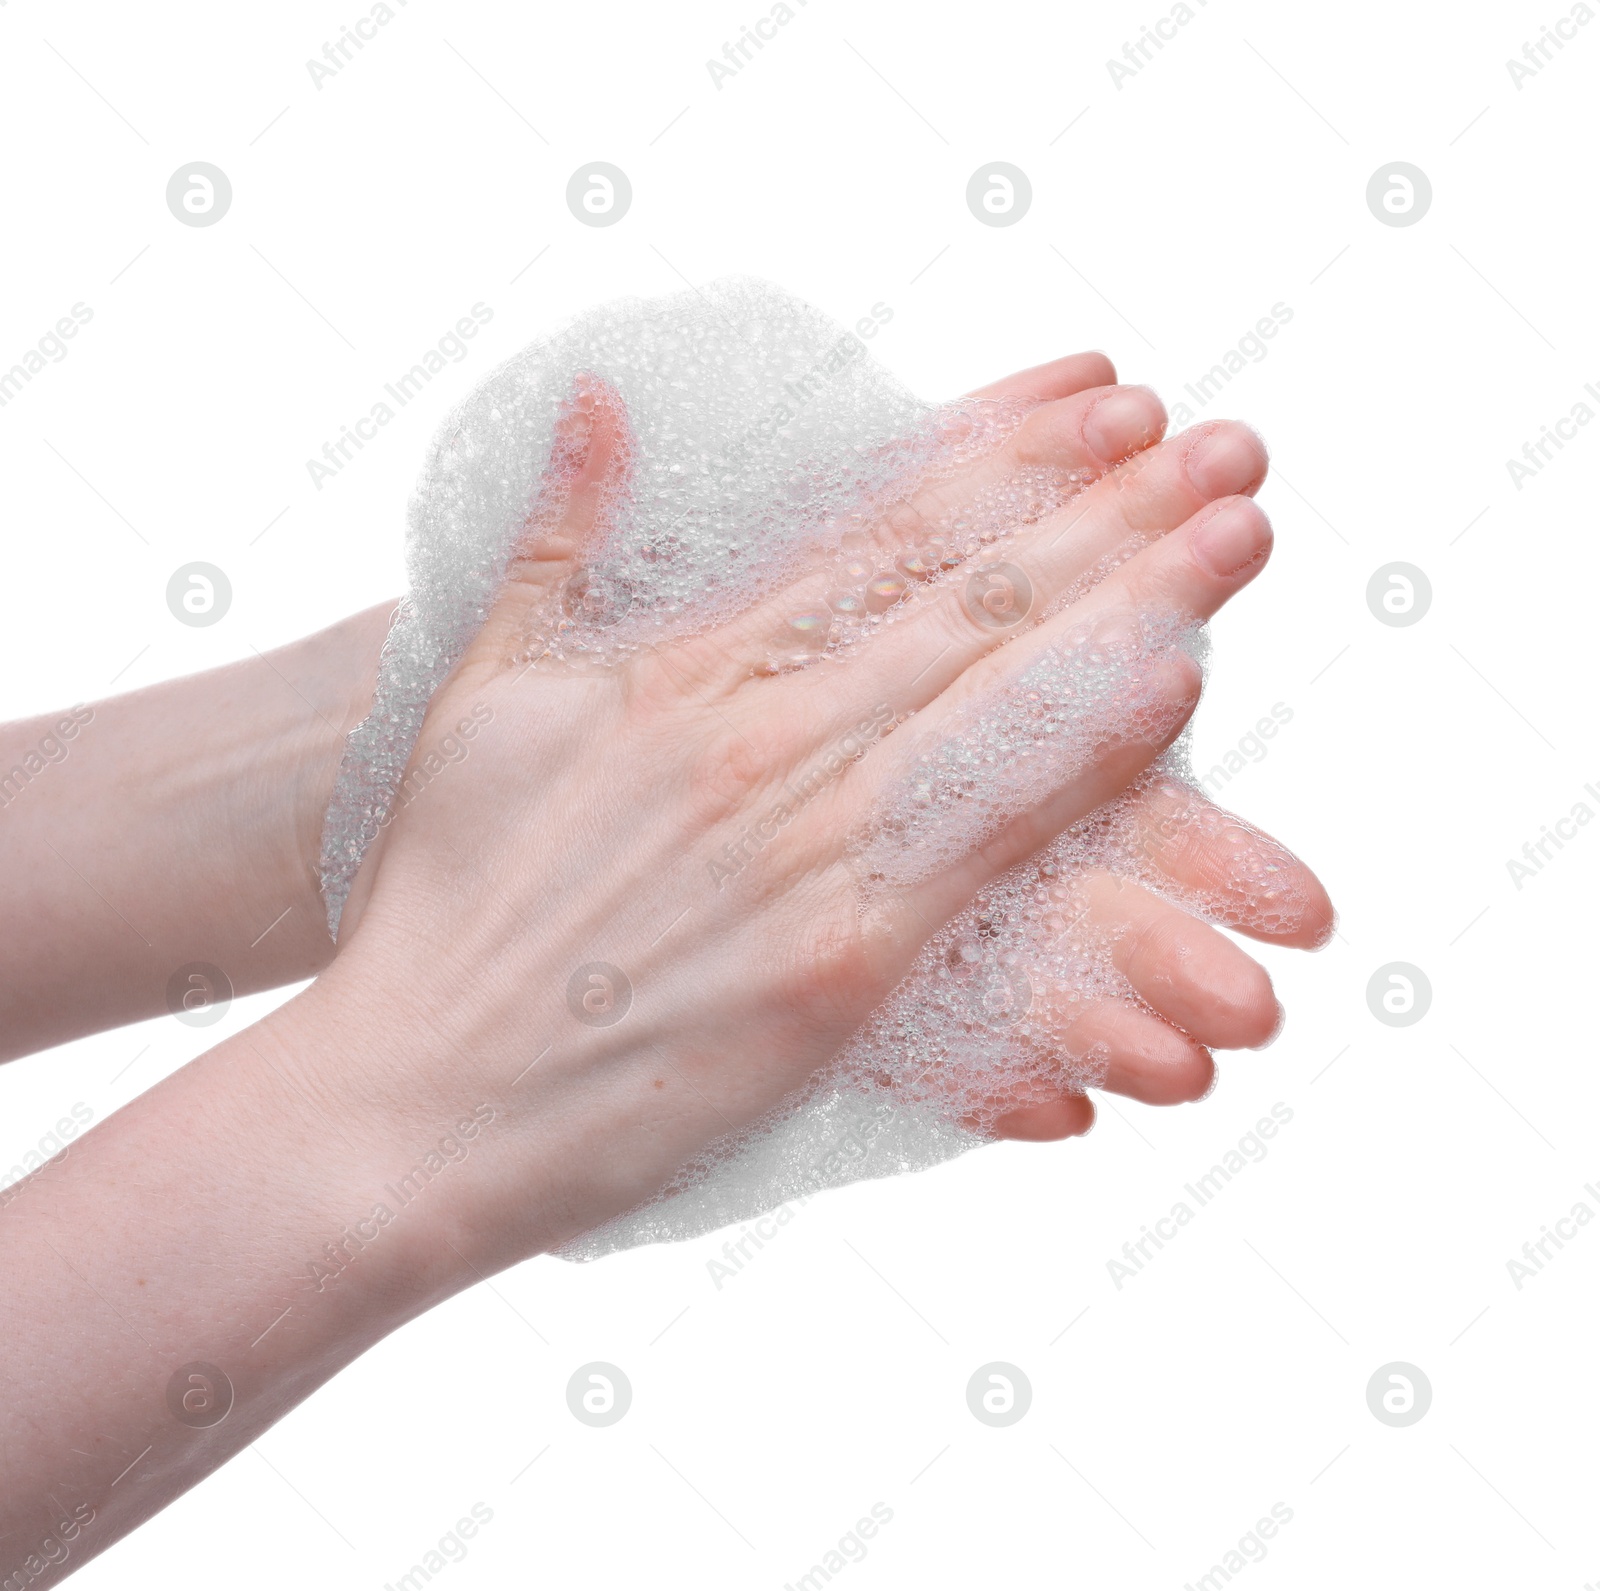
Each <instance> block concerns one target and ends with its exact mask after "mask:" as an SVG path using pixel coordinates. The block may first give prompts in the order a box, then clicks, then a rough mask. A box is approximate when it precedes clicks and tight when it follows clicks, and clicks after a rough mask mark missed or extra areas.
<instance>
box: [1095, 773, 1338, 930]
mask: <svg viewBox="0 0 1600 1591" xmlns="http://www.w3.org/2000/svg"><path fill="white" fill-rule="evenodd" d="M1113 842H1114V843H1115V845H1116V848H1117V850H1118V851H1119V852H1120V853H1121V854H1122V855H1123V856H1125V857H1126V858H1127V859H1128V862H1129V864H1130V871H1131V872H1133V873H1135V874H1136V875H1137V876H1139V877H1140V878H1142V879H1143V880H1144V882H1146V883H1148V884H1150V885H1151V886H1152V887H1153V888H1155V889H1157V890H1161V891H1164V892H1167V893H1173V892H1175V893H1176V894H1177V895H1178V897H1179V899H1181V900H1183V901H1184V902H1185V904H1187V905H1189V906H1191V908H1192V909H1193V910H1195V911H1198V912H1200V913H1201V914H1203V915H1204V916H1205V917H1207V918H1208V919H1209V920H1211V921H1213V922H1219V923H1222V924H1223V925H1224V926H1226V927H1228V928H1232V929H1236V930H1237V931H1238V932H1239V933H1242V934H1248V935H1250V936H1251V937H1252V938H1254V939H1262V940H1266V941H1269V942H1271V943H1275V944H1281V945H1289V946H1293V947H1295V948H1297V949H1302V950H1316V949H1320V948H1321V947H1322V946H1323V945H1325V944H1327V943H1328V942H1329V940H1331V939H1332V938H1333V934H1334V930H1335V928H1336V927H1337V924H1338V913H1337V912H1336V911H1335V910H1334V906H1333V902H1332V901H1331V900H1330V899H1329V897H1328V892H1327V890H1326V889H1325V888H1324V887H1323V884H1322V881H1321V880H1320V879H1319V878H1318V877H1317V875H1316V874H1315V873H1314V872H1313V871H1312V870H1311V869H1310V868H1309V867H1308V866H1307V865H1306V864H1305V863H1304V862H1302V861H1301V860H1300V858H1299V857H1297V856H1296V855H1295V854H1294V853H1293V852H1292V851H1290V850H1289V849H1288V847H1287V846H1285V845H1283V844H1281V843H1280V842H1279V841H1278V840H1275V839H1274V838H1273V837H1272V836H1271V835H1270V834H1265V833H1263V832H1262V831H1261V830H1260V829H1258V828H1256V827H1255V826H1254V825H1253V824H1251V823H1247V822H1245V820H1244V819H1243V818H1241V817H1238V816H1236V815H1235V814H1234V813H1232V812H1227V811H1225V810H1224V809H1223V808H1221V807H1219V806H1217V805H1216V804H1215V803H1214V802H1213V801H1211V800H1209V799H1208V798H1207V797H1206V796H1205V795H1204V794H1203V793H1202V792H1201V791H1199V790H1196V789H1195V788H1194V787H1193V786H1192V785H1189V784H1186V783H1185V782H1183V781H1182V780H1180V779H1175V778H1170V777H1166V776H1157V777H1155V778H1152V779H1150V780H1147V781H1145V782H1144V783H1143V784H1141V785H1140V787H1139V788H1138V789H1137V790H1136V791H1134V792H1133V793H1132V794H1131V795H1130V796H1129V798H1128V799H1127V800H1126V801H1125V802H1123V803H1122V804H1121V810H1120V812H1119V814H1118V817H1117V820H1116V833H1115V834H1114V835H1113Z"/></svg>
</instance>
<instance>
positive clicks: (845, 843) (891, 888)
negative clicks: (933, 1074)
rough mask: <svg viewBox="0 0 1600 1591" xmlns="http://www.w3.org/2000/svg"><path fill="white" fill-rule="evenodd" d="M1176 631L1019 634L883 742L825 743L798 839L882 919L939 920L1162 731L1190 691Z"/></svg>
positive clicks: (1076, 811) (1138, 624) (1082, 810)
mask: <svg viewBox="0 0 1600 1591" xmlns="http://www.w3.org/2000/svg"><path fill="white" fill-rule="evenodd" d="M1057 632H1059V633H1057ZM1182 640H1183V636H1182V633H1181V632H1180V631H1178V630H1177V629H1175V628H1174V629H1165V628H1163V627H1162V626H1161V625H1160V624H1159V623H1155V622H1153V621H1152V622H1147V621H1146V620H1145V619H1144V618H1143V617H1142V616H1139V615H1128V616H1126V617H1124V616H1122V615H1113V616H1109V617H1108V618H1107V619H1106V620H1105V621H1104V622H1102V623H1100V624H1098V625H1093V626H1082V625H1072V624H1069V623H1068V622H1067V621H1066V620H1065V619H1064V620H1063V621H1062V623H1061V624H1060V625H1059V626H1057V627H1055V628H1054V629H1053V630H1052V629H1047V630H1042V631H1039V632H1035V633H1034V634H1032V635H1029V636H1026V637H1023V638H1022V639H1021V640H1019V641H1018V643H1017V644H1016V645H1015V646H1012V647H1008V648H1006V649H1005V651H1004V652H1003V653H1001V654H999V655H998V656H996V657H993V658H989V659H986V660H985V661H984V664H983V666H982V667H981V668H978V669H974V670H973V671H972V672H971V674H970V675H969V676H968V677H967V678H966V679H965V680H963V682H962V685H961V688H960V689H959V690H955V691H951V692H950V693H949V694H948V696H947V697H946V698H945V699H943V700H941V701H940V702H938V703H936V704H935V705H934V706H933V707H931V708H930V709H929V710H928V711H927V712H925V713H923V714H920V715H918V716H917V717H916V718H914V719H912V720H911V721H910V722H909V723H906V724H902V725H901V726H900V727H899V728H898V729H896V730H895V731H894V732H893V733H892V734H890V735H888V736H887V737H886V738H885V739H882V740H878V741H877V743H876V744H874V743H873V742H874V740H875V739H876V736H875V735H874V734H868V735H866V736H861V735H857V736H855V737H854V738H853V739H852V740H851V741H850V742H849V743H848V744H846V743H844V742H840V743H839V746H838V748H837V749H838V751H839V752H841V753H842V754H843V755H844V757H845V758H846V759H847V760H846V762H845V764H844V765H843V766H842V767H840V768H838V769H836V770H834V773H835V777H834V778H833V781H832V783H831V785H826V786H825V788H824V789H823V790H822V793H821V795H820V796H819V797H818V798H817V799H816V800H814V801H813V802H812V804H811V806H810V808H809V809H808V810H807V812H806V813H805V815H804V816H803V818H802V820H801V825H800V831H799V832H800V835H802V836H804V837H805V838H804V843H806V844H808V846H809V847H811V848H812V849H813V851H814V853H815V859H816V860H817V861H832V862H838V861H841V860H842V861H844V862H845V863H846V865H848V866H849V867H850V868H851V869H852V870H853V871H854V872H855V873H856V875H857V877H858V879H859V881H860V883H861V885H862V887H863V888H864V889H865V890H866V891H867V894H868V895H869V896H870V897H871V898H872V899H873V900H874V902H875V907H876V908H877V909H879V910H881V911H883V912H884V913H886V914H887V916H888V917H889V918H890V919H891V920H898V919H899V918H900V917H902V916H905V917H907V918H908V919H909V921H908V924H907V926H908V927H910V926H913V925H914V923H916V922H919V921H920V922H922V923H923V924H924V925H926V924H927V923H929V922H938V921H943V920H944V919H945V918H946V917H948V916H949V915H950V914H951V913H952V912H954V911H955V910H958V909H959V908H960V906H961V905H962V904H964V903H965V902H966V901H967V900H969V899H970V898H971V897H972V896H973V895H974V894H975V893H976V892H977V891H978V890H979V889H980V888H982V887H983V886H984V885H985V884H987V883H988V882H989V881H990V880H991V879H993V878H994V877H995V876H997V875H998V874H999V873H1002V872H1004V871H1005V870H1006V869H1007V868H1009V867H1011V866H1013V865H1015V864H1016V863H1017V862H1019V861H1021V860H1022V859H1023V858H1024V857H1026V856H1028V855H1030V854H1032V853H1033V852H1034V851H1036V850H1037V849H1039V847H1040V846H1042V845H1044V844H1045V843H1047V842H1048V841H1049V840H1050V839H1052V838H1054V837H1055V836H1056V835H1057V834H1059V833H1061V832H1062V831H1064V830H1065V829H1067V828H1070V827H1071V826H1072V825H1073V824H1074V823H1076V822H1077V821H1078V820H1079V819H1080V818H1082V817H1084V816H1086V815H1087V814H1088V813H1089V812H1091V811H1093V810H1094V809H1095V808H1097V807H1099V806H1101V805H1102V804H1103V803H1105V802H1107V801H1110V800H1112V799H1113V798H1115V797H1116V796H1118V795H1120V794H1121V793H1122V791H1123V790H1124V789H1125V788H1126V786H1127V785H1128V784H1129V783H1130V782H1131V781H1132V780H1133V779H1135V778H1137V777H1138V776H1139V775H1140V774H1141V773H1142V772H1143V770H1144V769H1146V768H1147V767H1148V766H1149V764H1150V763H1151V762H1152V761H1153V760H1154V759H1155V758H1156V757H1157V756H1158V755H1159V754H1160V753H1161V751H1163V750H1164V749H1165V748H1166V747H1167V746H1168V745H1170V744H1171V742H1172V741H1173V739H1174V738H1175V737H1176V736H1177V734H1178V732H1179V730H1180V729H1181V727H1182V725H1183V723H1184V722H1185V721H1186V720H1187V718H1188V716H1189V714H1190V713H1191V712H1192V710H1193V708H1194V704H1195V702H1196V701H1197V700H1198V697H1199V691H1200V671H1199V666H1198V664H1197V663H1196V662H1195V661H1194V659H1193V657H1191V656H1190V655H1189V653H1188V652H1187V651H1185V650H1184V648H1183V645H1182V644H1181V643H1182ZM863 753H865V754H863ZM849 759H853V760H849ZM824 765H825V766H826V764H824ZM797 783H799V784H800V785H801V788H802V789H803V788H804V781H803V780H800V781H797Z"/></svg>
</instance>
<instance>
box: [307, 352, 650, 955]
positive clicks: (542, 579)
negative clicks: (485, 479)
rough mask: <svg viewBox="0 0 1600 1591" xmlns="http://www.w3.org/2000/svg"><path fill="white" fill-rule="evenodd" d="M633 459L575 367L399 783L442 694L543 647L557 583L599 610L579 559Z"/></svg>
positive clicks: (363, 892) (564, 604)
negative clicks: (495, 582) (468, 634)
mask: <svg viewBox="0 0 1600 1591" xmlns="http://www.w3.org/2000/svg"><path fill="white" fill-rule="evenodd" d="M632 465H633V433H632V429H631V428H630V426H629V424H628V414H627V409H626V407H625V406H624V404H623V401H622V397H621V394H619V393H618V392H617V390H616V388H615V387H613V386H611V385H610V383H608V382H606V381H604V380H602V379H601V378H600V377H598V376H594V375H591V374H589V373H588V372H583V373H581V374H580V375H579V376H578V377H577V378H576V379H575V380H574V382H573V385H572V391H571V393H570V394H569V396H568V398H567V400H566V403H565V404H564V405H563V408H562V412H561V416H560V418H559V419H558V420H557V422H556V427H555V437H554V441H553V442H552V444H551V449H550V463H549V465H548V467H547V468H546V470H545V472H544V475H543V477H542V478H541V480H540V482H539V489H538V492H537V493H536V495H535V497H534V501H533V505H532V507H531V508H530V509H529V511H528V516H527V519H526V520H525V521H524V523H523V526H522V529H521V531H520V533H519V535H518V539H517V544H516V546H515V548H514V549H513V551H512V556H511V561H510V564H509V565H508V567H507V569H506V576H505V581H504V583H503V585H502V586H501V588H500V593H499V595H498V596H497V597H496V598H495V602H494V605H493V607H491V608H490V610H489V615H488V617H487V618H486V619H485V620H484V622H483V627H482V628H481V629H480V630H479V631H478V634H477V635H476V636H475V637H474V638H473V640H472V642H471V643H470V645H469V646H468V647H467V650H466V651H465V652H464V653H463V654H462V657H461V660H460V661H459V662H458V663H457V664H456V667H455V669H454V670H453V671H452V672H451V674H450V677H449V678H448V679H446V680H445V681H444V683H443V684H442V685H441V686H440V687H439V689H438V690H437V692H435V694H434V698H433V702H432V703H431V704H430V706H429V709H428V713H427V716H426V717H425V718H424V719H423V723H422V729H421V732H420V733H419V734H418V736H417V741H416V744H415V745H414V746H413V747H412V750H411V756H410V758H409V760H408V761H407V764H406V769H405V772H404V774H403V775H402V776H401V779H400V783H399V785H398V786H397V787H396V788H397V790H403V789H406V788H408V785H407V781H408V780H409V779H410V777H411V775H412V773H413V772H414V770H415V768H416V765H417V763H418V761H419V759H421V758H424V757H426V756H427V755H428V753H429V749H430V747H431V746H432V744H433V739H434V736H433V735H432V734H431V733H430V731H432V730H433V729H434V728H435V726H436V725H437V724H438V723H439V722H440V721H441V720H442V721H448V720H449V718H450V716H451V710H450V708H449V706H448V701H447V698H450V697H452V696H453V695H454V694H455V691H456V689H457V688H458V686H459V687H461V688H464V689H466V690H467V691H472V690H475V689H476V688H477V687H478V686H479V685H481V684H483V683H485V682H487V680H489V679H492V678H493V677H494V676H495V675H497V674H500V673H502V672H504V671H505V670H506V669H507V668H509V667H511V666H513V665H515V664H525V663H527V662H531V661H533V660H535V659H536V658H538V657H539V656H541V655H542V654H543V652H544V650H545V647H546V645H547V637H545V636H544V635H541V634H540V633H538V632H539V626H540V625H541V623H542V622H543V621H545V620H546V618H547V617H548V616H550V615H551V611H552V604H551V603H550V601H549V598H550V595H551V593H552V592H556V591H559V592H560V600H559V603H558V604H557V605H556V608H557V616H558V617H559V614H560V612H561V611H562V610H564V611H565V613H566V615H567V616H568V617H573V618H576V617H580V616H588V617H591V618H592V617H595V616H597V613H596V610H597V606H599V605H601V604H603V603H604V601H605V596H606V594H605V592H604V591H603V590H602V589H601V588H600V584H599V582H595V581H591V580H590V578H589V576H588V575H587V573H586V572H585V570H584V568H583V564H582V559H583V557H584V555H585V554H586V553H587V552H588V551H589V549H590V548H592V547H593V546H594V545H595V544H596V543H597V542H598V540H599V537H600V535H601V533H603V530H604V527H605V524H606V520H607V515H608V511H609V510H610V509H611V507H612V505H613V504H615V502H616V501H617V500H618V498H619V497H620V496H621V495H622V494H623V492H625V491H626V489H627V486H628V483H629V480H630V479H631V474H632ZM601 611H603V608H602V609H601ZM397 815H398V814H397V812H396V811H395V809H394V808H393V807H391V808H390V812H389V814H388V818H386V820H385V822H384V823H383V825H382V827H380V829H379V830H378V834H377V837H376V838H375V839H374V840H373V842H372V844H371V845H370V846H369V847H368V849H367V853H366V855H365V856H364V857H363V858H362V861H361V867H360V869H359V870H358V871H357V873H356V876H355V878H354V879H353V880H352V881H351V886H350V893H349V896H348V898H347V899H346V901H345V904H344V909H343V911H342V913H341V915H340V919H339V943H340V944H341V945H343V944H345V943H346V942H347V941H348V940H349V937H350V935H351V934H352V933H353V932H354V931H355V928H356V925H357V924H358V923H359V922H360V921H361V918H362V916H363V914H364V913H365V910H366V905H367V901H368V899H369V897H370V896H371V894H372V886H373V881H374V879H375V878H376V877H377V874H378V871H379V868H380V866H381V859H382V855H383V849H384V844H385V842H386V840H387V839H388V836H389V834H390V831H391V828H392V822H391V821H390V820H392V819H393V818H394V817H396V816H397Z"/></svg>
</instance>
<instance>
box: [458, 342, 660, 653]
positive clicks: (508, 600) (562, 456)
mask: <svg viewBox="0 0 1600 1591" xmlns="http://www.w3.org/2000/svg"><path fill="white" fill-rule="evenodd" d="M632 466H633V433H632V430H631V428H630V427H629V424H628V414H627V409H626V408H625V406H624V405H623V402H622V397H621V395H620V394H619V393H618V392H617V390H616V388H615V387H613V386H612V385H611V384H610V383H609V382H607V381H605V380H604V379H602V378H601V377H599V376H595V375H591V374H590V373H589V372H587V371H585V372H582V373H581V374H579V375H578V376H577V377H576V379H575V380H574V381H573V384H572V391H571V393H570V394H569V396H568V398H567V400H566V403H565V405H564V406H563V410H562V414H561V417H560V419H559V420H558V421H557V422H556V430H555V439H554V442H553V444H552V446H551V449H550V464H549V467H548V468H547V469H546V470H545V473H544V477H543V479H542V480H541V481H540V483H539V490H538V494H537V495H536V497H535V499H534V502H533V506H532V508H531V509H530V510H529V513H528V517H527V520H526V521H525V523H524V525H523V527H522V531H521V534H520V536H519V538H518V542H517V545H516V547H515V548H514V550H513V552H512V557H511V562H510V565H509V566H508V568H507V570H506V578H505V583H504V585H503V586H502V587H501V589H500V594H499V596H498V597H497V598H496V600H495V604H494V606H493V607H492V608H491V609H490V611H489V616H488V618H487V619H486V620H485V621H484V624H483V628H482V629H481V630H480V631H479V632H478V635H477V637H476V638H475V639H474V641H473V643H472V644H471V645H470V646H469V647H468V648H467V651H466V654H465V656H464V657H463V658H462V660H461V664H460V672H461V673H463V674H465V673H467V672H469V671H473V672H476V671H479V670H488V671H490V672H493V673H498V672H499V671H500V670H501V669H503V668H505V667H506V666H507V665H508V664H511V663H514V662H521V663H526V662H531V661H533V660H534V659H536V658H537V657H539V656H540V655H541V654H542V652H543V651H544V648H545V645H546V644H547V641H548V637H546V636H543V635H541V634H539V633H537V626H538V624H539V622H540V621H541V620H543V619H544V618H545V617H546V616H547V615H549V614H550V613H551V604H550V602H549V600H548V599H549V596H550V594H551V592H552V591H559V593H560V603H559V605H558V609H557V612H556V614H555V615H554V617H556V618H559V617H560V616H561V615H562V614H564V615H565V616H566V617H568V618H578V617H587V618H591V619H592V618H598V617H603V614H604V611H605V607H606V605H607V603H608V601H609V600H610V599H611V593H609V592H607V591H605V590H604V589H603V588H602V585H601V583H600V582H599V581H597V580H595V579H593V578H592V577H591V576H590V575H589V574H588V573H587V572H586V571H585V569H584V568H583V564H582V560H583V558H584V556H585V554H586V553H587V552H589V551H590V550H591V549H592V548H593V546H594V545H596V543H597V542H598V541H599V538H600V534H601V533H602V532H603V530H604V528H605V524H606V520H607V516H608V511H609V510H610V509H611V508H612V507H613V505H614V504H615V503H616V501H617V500H618V498H619V497H621V495H622V494H623V493H624V492H625V491H626V490H627V487H628V484H629V481H630V479H631V476H632Z"/></svg>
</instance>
